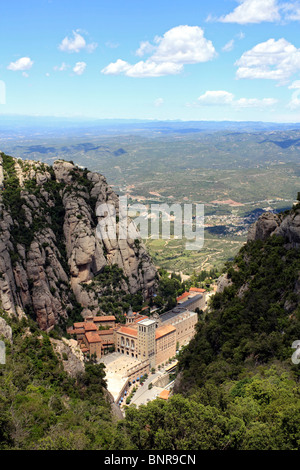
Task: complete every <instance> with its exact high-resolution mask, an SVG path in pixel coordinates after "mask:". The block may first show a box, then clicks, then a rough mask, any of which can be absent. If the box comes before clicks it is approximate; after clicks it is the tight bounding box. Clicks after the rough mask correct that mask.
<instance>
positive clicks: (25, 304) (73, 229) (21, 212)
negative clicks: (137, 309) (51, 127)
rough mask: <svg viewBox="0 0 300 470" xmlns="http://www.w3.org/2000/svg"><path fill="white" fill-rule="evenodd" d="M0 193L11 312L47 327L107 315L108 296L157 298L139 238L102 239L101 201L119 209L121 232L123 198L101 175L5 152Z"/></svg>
mask: <svg viewBox="0 0 300 470" xmlns="http://www.w3.org/2000/svg"><path fill="white" fill-rule="evenodd" d="M0 188H1V189H0V299H1V303H2V308H3V309H4V310H5V311H6V312H8V314H10V315H15V316H17V317H19V318H21V317H22V316H24V315H29V316H31V317H32V318H34V319H35V320H36V321H37V323H38V325H39V327H40V328H41V329H43V330H49V329H51V328H52V327H53V326H55V325H56V324H58V323H66V322H67V321H68V319H70V318H72V319H73V320H74V319H75V318H77V317H78V313H80V314H81V315H82V316H85V315H87V314H90V313H91V312H92V313H93V314H96V313H98V312H103V313H106V312H107V305H105V303H104V300H103V299H108V300H109V301H113V300H112V299H113V298H117V299H119V300H120V299H121V300H122V299H128V295H134V294H137V293H142V296H143V298H144V299H145V298H146V297H148V296H151V295H152V292H153V289H154V288H155V284H156V278H157V273H156V269H155V267H154V265H153V264H152V261H151V258H150V256H149V255H148V253H147V251H146V249H145V247H144V245H143V244H142V242H141V240H140V239H136V240H134V239H130V238H127V239H124V240H120V239H118V238H117V239H111V238H109V237H107V238H106V239H103V237H102V239H101V238H100V237H99V236H97V225H98V217H97V216H96V210H97V208H98V206H99V205H100V204H109V205H112V206H113V207H115V210H116V221H117V224H116V225H117V232H118V225H119V224H118V217H119V208H118V196H117V195H116V194H115V193H114V192H113V191H112V189H111V188H110V186H109V185H108V184H107V182H106V180H105V178H104V176H102V175H100V174H98V173H92V172H90V171H88V170H87V169H84V170H83V169H81V168H78V167H77V166H76V165H74V164H73V163H72V162H66V161H63V160H57V161H55V162H54V164H53V166H50V165H47V164H44V163H40V162H37V161H30V160H20V159H15V158H13V157H10V156H8V155H5V154H4V153H1V154H0ZM110 218H111V214H108V217H107V221H108V224H110V223H113V221H112V220H110ZM126 296H127V297H126ZM119 304H120V305H122V302H121V301H120V302H119ZM104 307H106V309H105V308H104ZM120 313H121V311H120ZM76 315H77V317H76Z"/></svg>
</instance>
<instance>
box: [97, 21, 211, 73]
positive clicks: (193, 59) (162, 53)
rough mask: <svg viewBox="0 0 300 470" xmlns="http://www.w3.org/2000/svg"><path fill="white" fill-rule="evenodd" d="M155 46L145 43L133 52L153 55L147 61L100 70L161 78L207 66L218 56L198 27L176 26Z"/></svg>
mask: <svg viewBox="0 0 300 470" xmlns="http://www.w3.org/2000/svg"><path fill="white" fill-rule="evenodd" d="M154 43H155V44H151V43H149V42H148V41H144V42H142V43H141V44H140V47H139V49H138V50H137V51H136V54H137V55H138V56H142V55H145V54H150V53H153V54H152V55H151V56H150V57H149V58H148V59H147V60H145V61H140V62H138V63H136V64H133V65H132V64H130V63H128V62H125V61H124V60H122V59H118V60H117V61H116V62H114V63H111V64H109V65H107V66H106V67H105V68H104V69H102V71H101V72H102V73H104V74H106V75H118V74H122V73H123V74H125V75H127V76H129V77H139V78H141V77H161V76H164V75H175V74H178V73H180V72H182V71H183V65H185V64H196V63H200V62H207V61H208V60H211V59H213V58H214V57H215V56H216V55H217V54H216V51H215V48H214V46H213V44H212V42H211V41H209V40H207V39H206V38H205V37H204V33H203V30H202V29H201V28H199V27H198V26H187V25H185V26H177V27H175V28H172V29H170V30H169V31H167V32H166V33H165V34H164V36H163V37H159V36H156V37H155V38H154Z"/></svg>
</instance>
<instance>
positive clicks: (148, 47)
mask: <svg viewBox="0 0 300 470" xmlns="http://www.w3.org/2000/svg"><path fill="white" fill-rule="evenodd" d="M154 50H155V46H153V44H151V43H150V42H149V41H142V42H141V43H140V47H139V48H138V50H137V51H136V55H137V56H139V57H142V56H143V55H145V54H151V53H152V52H153V51H154Z"/></svg>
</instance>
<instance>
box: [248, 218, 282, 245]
mask: <svg viewBox="0 0 300 470" xmlns="http://www.w3.org/2000/svg"><path fill="white" fill-rule="evenodd" d="M279 224H280V218H279V216H278V215H276V214H273V213H272V212H266V213H264V214H262V215H261V216H260V217H259V219H258V220H257V221H256V222H255V223H254V224H253V225H251V227H250V228H249V231H248V241H251V240H266V239H267V238H268V237H269V236H270V235H271V233H272V232H274V231H275V230H276V228H277V227H278V226H279Z"/></svg>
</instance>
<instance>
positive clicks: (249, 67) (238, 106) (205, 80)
mask: <svg viewBox="0 0 300 470" xmlns="http://www.w3.org/2000/svg"><path fill="white" fill-rule="evenodd" d="M1 3H2V4H1V6H0V36H1V44H2V47H1V50H0V113H1V114H23V115H45V116H68V117H69V116H77V117H95V118H137V119H182V120H238V121H242V120H251V121H253V120H259V121H277V122H287V121H289V122H297V121H299V117H300V34H299V31H300V1H294V0H210V1H209V2H208V1H206V0H205V1H204V0H203V1H202V0H184V1H183V0H159V1H157V0H151V1H148V0H122V1H121V0H109V1H108V0H105V1H103V0H85V1H82V0H72V1H71V0H26V1H24V0H10V1H9V2H1Z"/></svg>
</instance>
